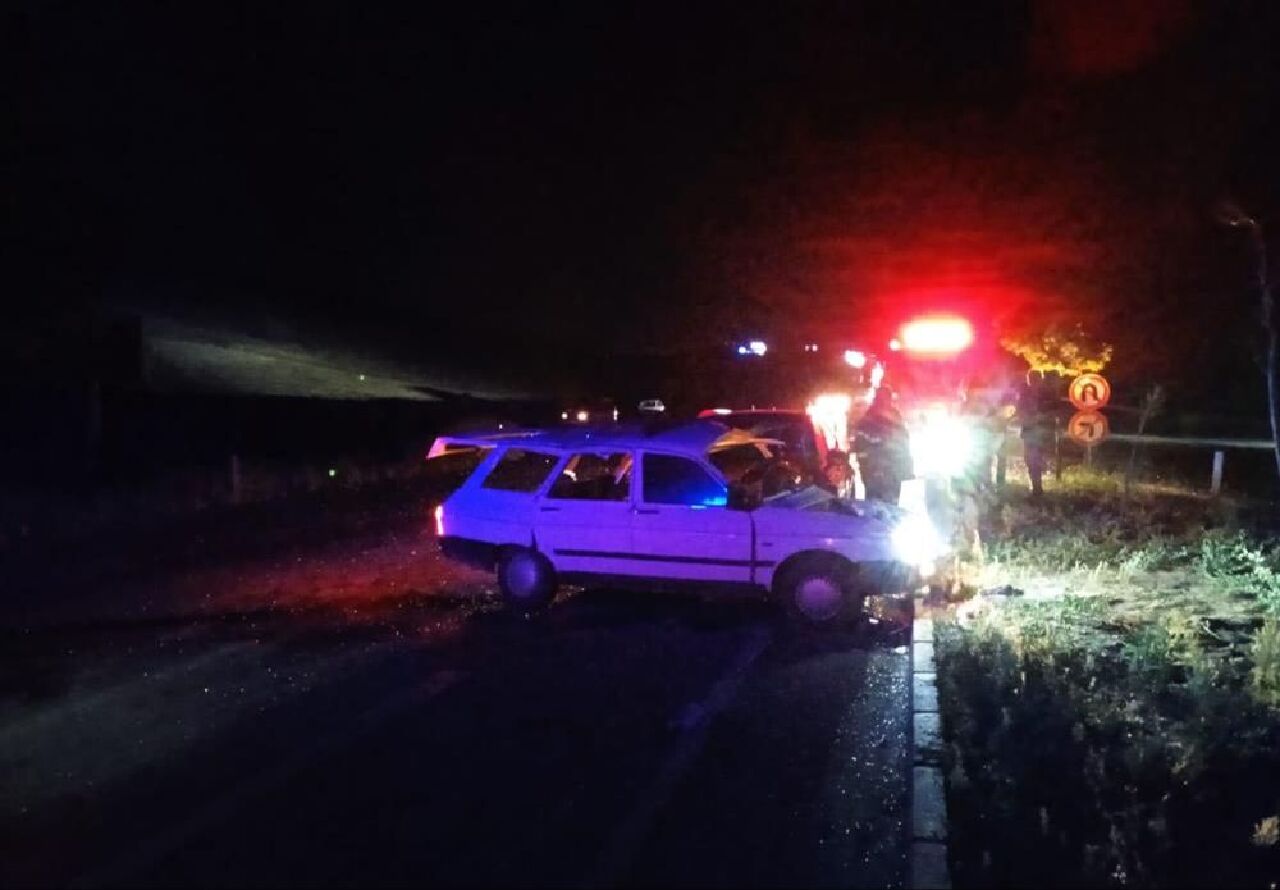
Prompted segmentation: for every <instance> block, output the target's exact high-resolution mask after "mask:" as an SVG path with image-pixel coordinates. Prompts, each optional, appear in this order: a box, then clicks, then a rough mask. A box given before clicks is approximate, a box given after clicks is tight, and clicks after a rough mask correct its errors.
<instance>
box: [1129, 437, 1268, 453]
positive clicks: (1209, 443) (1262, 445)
mask: <svg viewBox="0 0 1280 890" xmlns="http://www.w3.org/2000/svg"><path fill="white" fill-rule="evenodd" d="M1106 441H1108V442H1133V443H1135V444H1138V445H1189V446H1192V447H1200V448H1256V449H1260V450H1263V451H1265V450H1268V449H1270V448H1272V447H1274V445H1275V443H1274V442H1272V441H1271V440H1270V439H1202V438H1196V437H1190V438H1188V437H1182V436H1150V435H1146V434H1138V433H1112V434H1111V435H1110V436H1108V437H1107V439H1106Z"/></svg>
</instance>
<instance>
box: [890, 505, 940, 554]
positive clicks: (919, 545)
mask: <svg viewBox="0 0 1280 890" xmlns="http://www.w3.org/2000/svg"><path fill="white" fill-rule="evenodd" d="M892 541H893V552H894V555H895V556H897V558H898V559H899V560H900V561H902V562H905V563H906V564H907V565H911V566H916V567H924V566H928V565H929V564H930V563H932V562H933V561H934V560H936V559H938V557H940V556H942V555H943V553H944V552H945V547H944V546H943V544H942V538H941V536H940V535H939V534H938V531H937V529H935V528H934V527H933V523H932V522H930V521H929V519H928V517H926V516H920V515H918V514H914V513H913V514H908V515H907V516H905V517H904V518H903V519H902V521H901V522H899V523H898V525H897V526H896V527H895V528H894V530H893V537H892Z"/></svg>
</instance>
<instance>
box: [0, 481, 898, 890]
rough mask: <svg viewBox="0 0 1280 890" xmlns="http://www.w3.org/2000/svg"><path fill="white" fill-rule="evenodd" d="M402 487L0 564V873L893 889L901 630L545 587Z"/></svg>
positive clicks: (37, 878) (765, 609) (62, 882)
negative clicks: (500, 583) (516, 590)
mask: <svg viewBox="0 0 1280 890" xmlns="http://www.w3.org/2000/svg"><path fill="white" fill-rule="evenodd" d="M428 515H429V513H428V509H427V507H426V506H425V505H424V501H423V499H422V498H421V497H418V496H415V495H413V493H409V494H398V495H392V496H389V497H387V496H384V497H381V498H380V499H374V500H371V501H368V502H365V501H361V500H360V499H359V498H354V497H353V498H348V499H347V500H345V501H343V502H341V503H325V504H322V505H319V506H318V507H316V508H314V509H304V510H292V511H290V510H278V509H275V508H254V509H253V510H242V511H239V512H229V513H226V514H223V515H220V516H216V517H214V518H212V519H206V520H203V521H202V523H200V524H198V525H196V526H192V525H190V524H184V523H178V522H175V523H173V524H171V525H169V526H167V527H165V528H161V529H152V530H149V531H147V532H145V533H138V532H134V533H131V534H124V533H122V534H121V535H120V536H117V538H115V539H112V540H110V541H107V540H101V541H96V542H95V541H86V542H81V544H80V545H78V546H77V547H75V548H70V549H68V548H63V549H62V550H59V549H58V548H46V550H45V551H41V552H37V551H38V548H36V547H34V546H33V547H31V548H28V549H27V550H26V551H21V550H20V551H18V552H15V553H11V554H9V556H10V558H8V559H6V560H5V561H4V566H5V567H4V568H0V585H2V587H3V589H4V591H5V596H4V601H3V603H2V604H0V612H3V630H2V631H0V633H2V634H3V639H0V644H2V645H3V647H4V648H3V651H4V652H5V653H6V654H5V662H6V667H5V670H4V672H3V675H2V679H0V776H4V777H5V778H4V779H3V780H0V826H2V828H0V884H3V885H6V886H13V885H23V886H27V885H38V886H52V885H58V886H66V885H72V886H78V887H112V886H139V885H142V886H151V885H155V886H173V885H195V886H226V885H275V886H278V885H286V884H287V885H308V886H309V885H315V886H321V885H354V884H360V885H392V884H406V885H408V884H415V885H419V884H437V885H439V884H443V885H476V886H480V885H484V886H492V885H495V884H497V885H521V886H557V887H563V886H602V885H605V886H628V887H629V886H655V885H656V886H672V885H674V886H690V885H697V886H735V887H739V886H755V887H772V886H787V887H792V886H801V885H803V886H815V887H819V886H832V887H834V886H884V887H896V886H902V885H903V884H904V881H905V877H906V876H905V873H904V871H905V861H906V859H905V850H906V846H905V837H904V832H905V823H906V822H907V821H908V820H907V805H908V802H907V798H906V795H907V788H906V775H907V773H908V766H909V763H908V731H909V716H908V710H907V690H908V688H909V664H908V656H907V654H906V649H905V645H906V643H907V639H906V636H905V634H906V630H905V628H906V626H907V622H905V621H903V620H901V616H895V615H887V616H885V617H884V618H883V619H882V620H880V621H879V622H876V623H870V622H869V623H867V624H864V625H862V626H860V627H858V628H855V629H850V630H847V631H843V632H838V633H826V634H813V633H804V632H800V631H798V630H796V629H794V628H792V627H790V626H788V625H787V624H786V623H785V621H783V620H782V618H781V616H780V615H779V614H778V613H777V612H776V611H775V610H774V609H772V608H771V607H769V606H768V605H767V604H765V603H762V602H753V601H744V600H738V601H719V602H712V601H703V600H700V599H695V598H685V597H679V596H652V595H647V596H646V595H637V594H633V593H628V592H625V591H619V590H600V591H570V592H568V593H566V594H563V595H562V597H561V599H560V600H558V601H557V603H556V604H555V606H554V607H553V609H552V610H551V611H550V613H549V614H547V615H546V616H543V617H542V618H540V619H538V620H534V621H525V620H518V619H514V618H511V617H508V616H507V615H506V614H504V613H503V612H502V611H501V608H500V603H499V600H498V597H497V594H496V592H495V591H494V589H493V584H492V581H491V579H489V578H488V577H487V576H485V575H482V574H478V573H474V572H471V571H469V570H465V569H459V568H456V567H454V566H451V565H449V564H448V563H446V562H445V561H444V560H443V559H442V558H441V557H440V555H439V553H438V550H437V549H436V547H435V544H434V541H433V540H432V539H431V537H430V531H429V527H430V522H429V521H428Z"/></svg>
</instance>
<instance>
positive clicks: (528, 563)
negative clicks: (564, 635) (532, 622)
mask: <svg viewBox="0 0 1280 890" xmlns="http://www.w3.org/2000/svg"><path fill="white" fill-rule="evenodd" d="M498 587H500V588H501V589H502V598H503V599H504V600H505V601H506V604H507V607H508V608H509V609H511V610H512V611H514V612H519V613H520V614H523V615H530V614H533V613H535V612H541V611H542V610H543V609H545V608H546V607H547V606H549V605H551V600H553V599H554V598H555V595H556V572H555V569H554V568H553V567H552V565H551V563H550V562H549V561H548V560H547V558H546V557H545V556H543V555H542V554H541V553H539V552H538V551H536V550H526V549H523V548H520V549H515V550H510V551H508V552H507V553H505V554H503V557H502V559H501V561H500V562H499V563H498Z"/></svg>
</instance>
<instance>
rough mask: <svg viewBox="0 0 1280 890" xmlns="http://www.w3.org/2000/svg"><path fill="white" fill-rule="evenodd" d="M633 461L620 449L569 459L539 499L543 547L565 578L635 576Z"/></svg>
mask: <svg viewBox="0 0 1280 890" xmlns="http://www.w3.org/2000/svg"><path fill="white" fill-rule="evenodd" d="M633 465H634V457H633V455H632V453H631V452H629V451H626V450H618V449H605V450H602V451H590V450H582V451H578V452H575V453H573V454H570V455H568V457H567V458H566V459H565V460H564V462H563V463H562V464H561V465H560V467H559V471H558V473H557V474H556V477H555V479H554V480H553V481H552V483H551V485H550V486H549V487H548V488H547V490H546V492H545V493H544V494H543V495H542V496H541V497H540V498H539V499H538V505H537V510H536V512H535V516H536V519H535V525H534V534H535V537H536V539H537V542H538V549H539V550H541V551H542V552H543V553H544V554H546V555H547V556H548V557H549V558H550V559H551V562H552V564H553V565H554V566H555V567H556V570H557V571H558V572H561V573H563V574H569V575H573V574H591V575H625V574H629V573H630V565H631V564H630V561H629V560H628V557H629V556H630V554H631V547H632V540H631V520H632V514H631V507H632V485H631V480H632V477H633V475H634V474H633Z"/></svg>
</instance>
